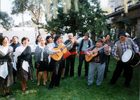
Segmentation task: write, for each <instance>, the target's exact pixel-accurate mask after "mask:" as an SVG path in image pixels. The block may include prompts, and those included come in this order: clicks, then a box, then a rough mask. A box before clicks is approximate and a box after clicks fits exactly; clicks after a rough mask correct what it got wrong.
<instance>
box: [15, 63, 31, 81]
mask: <svg viewBox="0 0 140 100" xmlns="http://www.w3.org/2000/svg"><path fill="white" fill-rule="evenodd" d="M20 65H21V66H19V67H18V68H17V79H18V81H22V82H25V81H28V80H32V79H33V67H28V72H27V71H25V70H24V69H23V68H22V61H21V64H20Z"/></svg>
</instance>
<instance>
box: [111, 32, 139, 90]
mask: <svg viewBox="0 0 140 100" xmlns="http://www.w3.org/2000/svg"><path fill="white" fill-rule="evenodd" d="M118 38H119V39H120V40H119V41H117V42H116V43H115V45H114V47H113V49H112V55H113V57H114V58H115V59H116V60H117V66H116V69H115V71H114V73H113V76H112V79H111V80H110V83H109V85H113V84H115V83H116V81H117V80H118V78H119V77H120V75H121V72H122V71H123V70H124V72H125V83H124V85H125V87H127V88H130V81H131V79H132V74H133V68H132V67H131V66H130V65H128V64H126V63H123V62H122V59H121V57H122V55H123V53H124V52H125V51H126V50H127V49H133V50H134V51H135V52H136V53H139V48H138V46H137V44H135V42H134V41H133V40H132V39H131V38H128V39H126V35H125V33H124V32H123V31H120V32H119V35H118Z"/></svg>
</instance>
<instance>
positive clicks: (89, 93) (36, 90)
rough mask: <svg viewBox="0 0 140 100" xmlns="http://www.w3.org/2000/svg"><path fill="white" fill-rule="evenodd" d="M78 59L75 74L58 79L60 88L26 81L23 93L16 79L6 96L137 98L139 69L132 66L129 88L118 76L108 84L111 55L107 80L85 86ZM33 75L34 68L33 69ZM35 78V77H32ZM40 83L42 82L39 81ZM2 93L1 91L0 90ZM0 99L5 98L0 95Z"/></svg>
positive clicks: (30, 99) (21, 99)
mask: <svg viewBox="0 0 140 100" xmlns="http://www.w3.org/2000/svg"><path fill="white" fill-rule="evenodd" d="M77 67H78V59H76V63H75V76H74V77H68V78H66V79H63V80H61V81H60V88H58V87H54V88H53V90H51V91H50V90H48V86H49V82H47V83H46V84H47V86H43V85H40V86H39V87H37V86H36V85H37V82H34V83H33V82H32V81H31V80H30V81H29V82H28V87H30V90H28V91H26V92H27V93H23V92H22V90H21V85H20V82H19V81H18V80H16V84H15V85H12V86H11V87H10V91H11V92H12V93H13V94H14V95H13V96H10V97H9V98H7V100H9V99H11V98H15V99H16V100H139V70H138V67H137V68H134V74H133V78H132V81H131V89H127V88H126V87H124V85H123V84H124V81H125V79H124V78H123V77H122V75H121V76H120V78H119V79H118V81H117V83H116V84H115V85H113V86H108V83H109V81H110V79H111V78H112V74H113V72H114V70H115V67H116V61H115V59H113V58H112V57H111V61H110V64H109V70H110V72H108V78H109V79H108V80H107V79H104V80H103V82H102V84H101V86H100V87H97V86H96V78H95V80H94V82H93V84H92V86H90V87H86V84H87V79H86V78H85V77H84V67H82V77H81V78H79V77H77ZM34 75H35V70H34ZM34 80H35V77H34ZM41 83H43V82H42V81H41ZM0 95H2V91H1V92H0ZM0 100H5V99H3V98H2V97H0Z"/></svg>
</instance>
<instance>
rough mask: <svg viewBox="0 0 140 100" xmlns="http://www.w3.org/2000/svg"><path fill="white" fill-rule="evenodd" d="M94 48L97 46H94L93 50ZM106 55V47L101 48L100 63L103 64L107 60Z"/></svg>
mask: <svg viewBox="0 0 140 100" xmlns="http://www.w3.org/2000/svg"><path fill="white" fill-rule="evenodd" d="M94 48H96V46H95V47H93V48H92V50H93V49H94ZM105 56H106V55H105V53H104V48H103V49H101V50H100V51H99V58H100V63H101V64H103V63H104V62H105V61H106V58H105Z"/></svg>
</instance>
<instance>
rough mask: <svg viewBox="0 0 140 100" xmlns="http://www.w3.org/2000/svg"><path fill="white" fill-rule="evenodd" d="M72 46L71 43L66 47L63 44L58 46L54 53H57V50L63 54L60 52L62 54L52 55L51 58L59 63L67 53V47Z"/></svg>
mask: <svg viewBox="0 0 140 100" xmlns="http://www.w3.org/2000/svg"><path fill="white" fill-rule="evenodd" d="M70 44H71V42H69V43H67V44H66V45H63V44H61V45H59V46H58V48H54V49H52V50H54V51H57V50H59V49H60V50H61V52H60V53H55V54H51V57H52V58H53V59H54V60H56V61H59V60H60V59H61V58H62V56H63V54H64V53H66V52H67V48H66V47H67V46H68V45H70Z"/></svg>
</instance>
